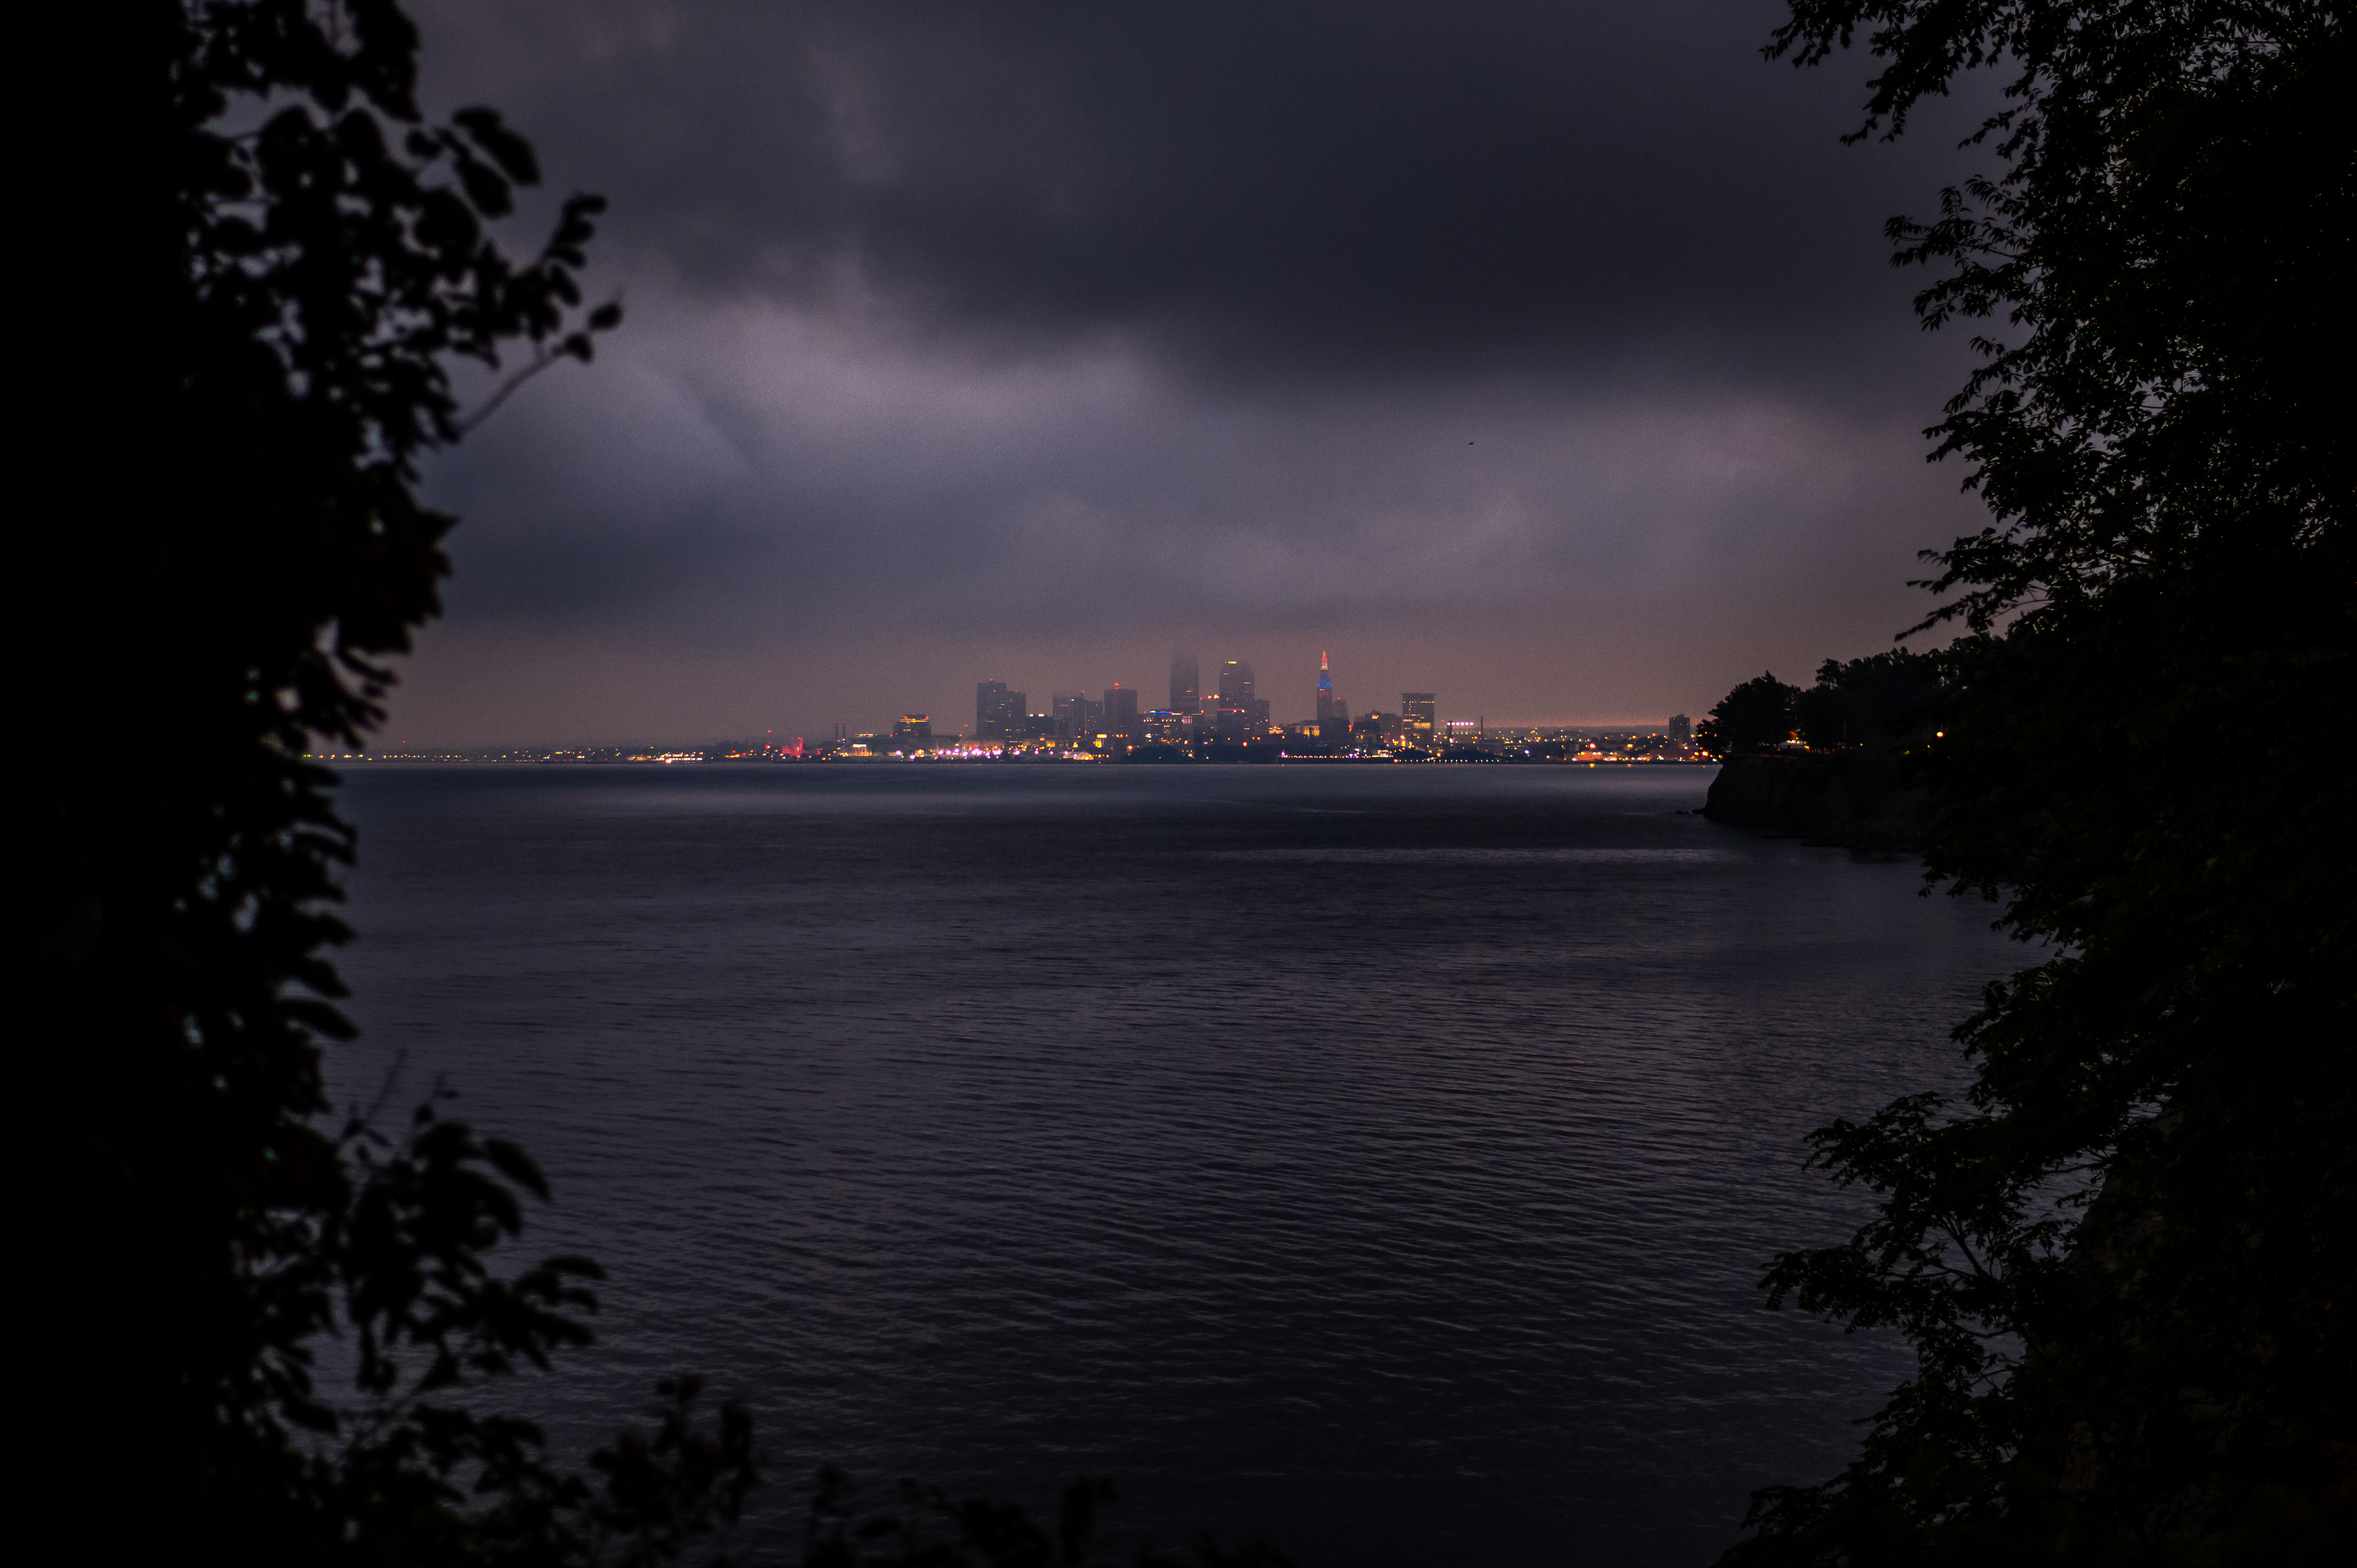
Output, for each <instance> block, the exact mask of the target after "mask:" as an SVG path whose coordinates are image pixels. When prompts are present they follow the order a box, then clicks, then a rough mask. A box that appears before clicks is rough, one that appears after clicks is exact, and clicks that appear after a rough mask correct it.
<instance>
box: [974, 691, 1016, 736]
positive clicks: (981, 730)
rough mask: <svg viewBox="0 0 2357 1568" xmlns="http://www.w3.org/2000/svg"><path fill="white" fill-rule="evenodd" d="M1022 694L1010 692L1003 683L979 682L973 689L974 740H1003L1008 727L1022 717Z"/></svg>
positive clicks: (1008, 730)
mask: <svg viewBox="0 0 2357 1568" xmlns="http://www.w3.org/2000/svg"><path fill="white" fill-rule="evenodd" d="M1023 701H1024V698H1023V693H1020V692H1010V691H1008V690H1007V689H1006V682H1004V681H979V682H975V683H974V738H975V739H976V740H1004V739H1006V736H1007V735H1008V734H1009V733H1010V726H1015V727H1019V726H1016V721H1017V720H1018V719H1020V718H1022V717H1023V711H1024V710H1023Z"/></svg>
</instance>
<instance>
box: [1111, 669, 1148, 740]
mask: <svg viewBox="0 0 2357 1568" xmlns="http://www.w3.org/2000/svg"><path fill="white" fill-rule="evenodd" d="M1104 733H1105V734H1107V735H1114V736H1122V737H1123V738H1125V739H1128V740H1135V739H1136V738H1137V737H1138V736H1140V735H1142V734H1144V733H1145V732H1144V730H1143V729H1142V728H1141V726H1140V725H1139V724H1138V719H1137V688H1136V687H1135V686H1125V685H1123V684H1122V683H1121V682H1118V681H1115V682H1114V683H1113V684H1112V685H1110V686H1107V687H1106V688H1105V693H1104Z"/></svg>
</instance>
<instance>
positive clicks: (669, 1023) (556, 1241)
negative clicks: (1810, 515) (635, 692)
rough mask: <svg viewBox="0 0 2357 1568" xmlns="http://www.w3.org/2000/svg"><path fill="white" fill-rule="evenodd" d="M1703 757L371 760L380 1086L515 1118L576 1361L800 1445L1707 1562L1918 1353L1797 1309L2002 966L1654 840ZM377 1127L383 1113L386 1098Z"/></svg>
mask: <svg viewBox="0 0 2357 1568" xmlns="http://www.w3.org/2000/svg"><path fill="white" fill-rule="evenodd" d="M1708 778H1709V775H1708V773H1707V771H1706V770H1705V769H1700V768H1634V769H1604V768H1598V769H1589V768H1547V767H1486V768H1485V767H1463V766H1459V767H1439V768H1434V767H1426V768H1369V767H1340V768H1336V767H1329V768H1314V767H1285V768H1277V767H1235V768H1219V767H1177V768H1090V767H1082V766H1049V767H1036V768H1023V767H988V766H981V767H977V766H963V767H961V766H948V765H944V766H922V765H905V766H865V767H862V766H842V767H836V766H828V767H817V766H804V767H773V768H759V767H742V768H737V767H725V766H705V767H683V768H646V767H640V768H550V767H543V768H533V767H506V768H500V767H483V768H426V767H415V766H411V767H395V766H390V765H388V766H382V767H376V768H361V769H358V770H356V771H355V772H354V773H353V774H352V775H350V777H349V779H348V782H347V785H346V789H345V792H344V803H345V806H346V809H347V810H348V811H349V812H350V814H351V816H352V817H353V818H354V819H355V820H356V821H357V822H359V823H360V824H361V832H362V836H361V866H360V869H359V871H358V872H357V873H356V875H354V876H353V878H352V881H351V891H352V902H351V908H350V918H351V920H352V923H353V924H354V925H355V926H356V927H357V928H358V929H359V932H360V936H359V938H358V940H356V941H355V943H354V944H353V945H352V946H351V948H350V949H349V950H347V952H346V955H345V958H344V965H343V967H344V972H345V974H346V977H347V979H348V980H349V981H350V983H352V986H353V988H354V992H355V995H354V998H353V1004H352V1011H353V1013H354V1015H355V1016H356V1017H357V1018H358V1020H359V1021H360V1023H361V1026H362V1027H363V1030H364V1031H365V1033H364V1036H363V1038H362V1040H361V1043H360V1044H359V1045H358V1046H356V1047H349V1048H342V1049H339V1051H338V1053H337V1055H336V1061H335V1068H334V1081H335V1085H336V1089H337V1092H338V1094H339V1099H357V1100H363V1101H365V1100H371V1099H373V1098H375V1096H376V1095H377V1093H378V1092H379V1090H381V1089H382V1087H383V1085H384V1082H385V1080H386V1076H387V1074H388V1071H389V1070H392V1069H393V1066H394V1064H395V1062H396V1059H397V1060H398V1063H399V1066H398V1071H399V1073H400V1079H399V1087H398V1088H397V1090H395V1091H394V1093H393V1100H392V1101H390V1103H392V1104H393V1105H394V1106H395V1107H397V1108H403V1109H405V1107H406V1106H407V1105H408V1104H409V1103H411V1102H413V1101H415V1100H416V1099H418V1098H420V1097H421V1095H422V1093H423V1091H424V1090H426V1089H427V1088H428V1087H429V1086H430V1085H431V1084H432V1083H433V1082H434V1080H435V1079H436V1078H437V1077H444V1078H447V1079H448V1081H449V1082H450V1083H451V1084H452V1085H453V1086H454V1087H455V1088H456V1089H457V1090H458V1091H459V1093H460V1096H461V1098H460V1100H459V1101H458V1105H457V1112H456V1113H457V1114H459V1115H461V1116H464V1117H466V1118H467V1119H469V1120H471V1121H473V1122H476V1123H477V1124H478V1125H479V1126H481V1127H484V1128H486V1129H487V1130H492V1131H497V1132H500V1133H505V1134H509V1135H511V1136H514V1137H516V1138H517V1139H519V1140H520V1141H521V1142H522V1143H523V1144H524V1145H525V1146H526V1147H527V1148H529V1149H530V1150H531V1151H532V1152H533V1154H534V1155H536V1156H537V1157H538V1158H539V1159H540V1161H541V1162H542V1164H543V1165H544V1166H545V1167H546V1169H547V1171H548V1173H549V1175H550V1177H551V1179H552V1180H553V1181H554V1184H555V1187H556V1202H555V1204H554V1206H553V1207H552V1208H549V1209H547V1210H545V1211H544V1212H543V1213H542V1214H541V1215H540V1216H539V1217H538V1218H537V1219H535V1222H534V1226H533V1230H532V1231H531V1232H530V1233H529V1234H528V1235H527V1238H526V1244H527V1247H528V1248H529V1250H530V1251H531V1252H532V1253H533V1255H535V1256H537V1255H539V1254H541V1253H543V1252H547V1251H570V1250H584V1251H590V1252H591V1253H593V1254H594V1255H595V1256H597V1258H598V1259H599V1260H600V1261H601V1262H604V1263H605V1264H606V1266H607V1268H608V1271H609V1273H611V1276H612V1277H611V1279H610V1280H609V1281H608V1283H607V1284H606V1285H605V1286H604V1287H603V1289H602V1292H601V1294H602V1298H603V1301H604V1304H605V1310H604V1312H603V1314H602V1315H601V1318H600V1330H599V1331H600V1334H601V1337H602V1342H601V1344H600V1345H599V1346H598V1347H597V1348H596V1349H594V1350H592V1351H589V1352H587V1353H584V1354H582V1355H580V1356H577V1357H576V1358H574V1359H571V1360H570V1361H569V1362H567V1363H565V1364H563V1365H562V1367H561V1369H560V1371H559V1373H558V1374H557V1375H556V1376H555V1377H553V1378H549V1379H530V1380H523V1381H522V1383H521V1385H520V1386H519V1388H518V1390H517V1391H516V1394H515V1399H514V1403H515V1404H516V1405H517V1406H519V1407H521V1408H523V1409H524V1410H526V1411H527V1412H530V1413H534V1414H537V1415H539V1416H541V1417H542V1418H543V1419H544V1420H545V1421H547V1422H548V1423H549V1425H550V1427H551V1430H552V1433H553V1434H554V1435H555V1436H556V1437H557V1438H558V1439H559V1440H560V1442H561V1443H562V1444H564V1445H565V1446H566V1447H567V1448H569V1449H572V1450H576V1451H577V1450H578V1449H580V1448H583V1447H586V1446H587V1445H588V1444H591V1443H593V1442H594V1441H596V1440H597V1438H598V1437H599V1436H600V1435H601V1434H603V1433H604V1432H606V1431H608V1430H610V1428H611V1427H612V1425H613V1424H614V1423H615V1422H616V1420H617V1419H618V1418H619V1417H621V1416H628V1415H632V1414H635V1413H636V1412H639V1411H640V1409H641V1408H642V1407H643V1406H644V1405H645V1404H646V1402H647V1400H648V1397H649V1394H650V1392H651V1383H652V1380H653V1379H655V1378H656V1377H658V1376H660V1375H662V1374H664V1373H668V1372H672V1371H675V1370H682V1369H694V1370H701V1371H703V1372H705V1373H706V1374H708V1375H709V1377H710V1378H711V1380H712V1383H713V1385H714V1387H715V1388H716V1390H717V1391H721V1392H724V1393H727V1394H731V1395H734V1396H737V1397H740V1398H743V1399H745V1400H747V1401H748V1402H750V1403H751V1404H752V1405H754V1407H755V1408H756V1409H757V1411H758V1412H759V1420H760V1423H761V1431H762V1434H763V1439H762V1441H763V1445H764V1449H765V1452H766V1454H767V1455H768V1459H769V1464H768V1466H767V1470H768V1474H769V1477H770V1481H769V1484H768V1485H767V1487H765V1488H764V1491H763V1492H762V1494H760V1496H761V1498H762V1502H763V1512H762V1514H761V1516H760V1517H759V1519H757V1520H755V1521H754V1523H753V1526H752V1529H751V1531H750V1534H749V1538H748V1539H747V1540H746V1541H745V1544H746V1545H747V1546H748V1548H750V1549H751V1555H753V1556H755V1557H757V1558H758V1557H759V1556H761V1555H764V1554H765V1552H766V1553H767V1554H770V1555H782V1554H784V1553H785V1552H787V1551H789V1550H790V1549H791V1548H793V1547H794V1546H796V1545H797V1544H798V1541H799V1533H800V1523H799V1518H800V1510H801V1509H802V1505H803V1502H804V1500H805V1498H806V1490H807V1489H806V1484H805V1483H806V1479H807V1477H809V1476H810V1475H811V1474H812V1473H813V1471H814V1470H815V1469H816V1467H817V1466H818V1465H819V1464H820V1463H821V1462H822V1461H832V1462H834V1463H835V1464H838V1465H840V1466H843V1467H845V1469H847V1470H849V1471H851V1472H852V1473H853V1474H854V1475H855V1476H856V1477H863V1478H866V1479H868V1480H871V1481H875V1482H888V1481H890V1480H891V1479H893V1478H894V1477H899V1476H901V1475H904V1474H912V1475H917V1476H920V1477H925V1478H927V1479H929V1480H936V1481H940V1482H942V1483H943V1484H946V1485H949V1486H951V1487H953V1488H956V1489H959V1490H965V1489H969V1488H972V1489H984V1490H988V1491H991V1492H993V1493H995V1494H996V1495H999V1496H1006V1497H1015V1498H1025V1499H1028V1500H1036V1501H1037V1502H1038V1503H1039V1504H1041V1505H1045V1506H1047V1507H1049V1508H1050V1509H1052V1504H1053V1499H1054V1497H1055V1494H1056V1492H1057V1491H1058V1490H1059V1489H1060V1487H1061V1486H1062V1485H1063V1484H1064V1482H1065V1481H1067V1480H1068V1479H1069V1478H1070V1477H1072V1476H1073V1475H1075V1474H1078V1473H1082V1472H1090V1473H1104V1474H1110V1475H1113V1476H1114V1477H1116V1478H1117V1479H1118V1481H1119V1483H1120V1486H1121V1487H1122V1503H1121V1506H1120V1507H1119V1508H1118V1509H1116V1510H1115V1511H1114V1516H1113V1517H1114V1522H1115V1523H1116V1524H1119V1525H1123V1526H1125V1527H1127V1528H1129V1529H1132V1530H1143V1531H1146V1532H1149V1533H1152V1534H1154V1535H1156V1536H1157V1537H1158V1538H1159V1539H1162V1540H1164V1541H1171V1542H1174V1543H1175V1542H1179V1541H1186V1540H1190V1539H1192V1538H1193V1536H1194V1534H1195V1533H1196V1532H1197V1531H1198V1530H1201V1529H1204V1528H1210V1529H1212V1530H1217V1531H1218V1532H1220V1533H1221V1534H1222V1536H1225V1537H1236V1536H1250V1535H1259V1536H1263V1537H1265V1538H1267V1539H1269V1540H1271V1541H1275V1543H1277V1544H1278V1545H1280V1546H1282V1547H1283V1548H1284V1549H1285V1550H1286V1551H1287V1552H1289V1553H1290V1554H1291V1555H1292V1556H1293V1557H1294V1558H1295V1559H1296V1560H1297V1561H1298V1562H1299V1563H1302V1564H1304V1568H1321V1565H1328V1564H1332V1565H1340V1564H1346V1563H1347V1564H1358V1565H1371V1568H1384V1565H1390V1564H1400V1565H1405V1564H1410V1563H1414V1564H1430V1563H1436V1562H1445V1561H1451V1560H1460V1561H1461V1560H1469V1559H1472V1558H1476V1557H1478V1558H1479V1559H1480V1560H1481V1561H1483V1562H1485V1563H1496V1564H1503V1565H1509V1568H1511V1565H1515V1564H1525V1563H1528V1564H1540V1563H1550V1564H1552V1563H1568V1564H1587V1563H1596V1564H1654V1563H1663V1564H1667V1563H1705V1562H1707V1561H1708V1560H1709V1559H1710V1557H1711V1556H1712V1554H1713V1553H1715V1552H1717V1550H1719V1549H1720V1548H1721V1547H1723V1546H1724V1545H1726V1544H1727V1542H1729V1541H1732V1540H1733V1539H1735V1537H1736V1536H1737V1534H1738V1530H1737V1524H1738V1520H1739V1519H1740V1518H1741V1516H1742V1512H1743V1509H1744V1506H1745V1501H1746V1495H1747V1493H1748V1492H1749V1490H1750V1489H1751V1488H1752V1487H1759V1486H1762V1485H1766V1484H1770V1483H1772V1482H1781V1481H1798V1480H1815V1479H1821V1478H1823V1477H1825V1476H1826V1475H1829V1474H1831V1473H1832V1472H1833V1471H1834V1470H1835V1469H1836V1468H1838V1467H1839V1466H1840V1465H1841V1463H1842V1462H1843V1461H1844V1460H1845V1458H1846V1456H1847V1455H1848V1453H1849V1452H1850V1449H1851V1446H1852V1444H1853V1443H1854V1441H1855V1438H1856V1435H1857V1434H1856V1429H1855V1428H1854V1426H1853V1425H1852V1424H1851V1423H1852V1422H1854V1421H1855V1420H1856V1418H1857V1417H1859V1416H1862V1415H1865V1414H1867V1413H1868V1412H1871V1410H1872V1409H1873V1408H1874V1407H1875V1405H1876V1403H1877V1402H1878V1397H1879V1395H1880V1394H1881V1393H1882V1392H1883V1391H1886V1390H1887V1389H1888V1388H1889V1386H1890V1385H1891V1384H1892V1383H1893V1382H1894V1381H1896V1380H1897V1379H1898V1378H1899V1377H1900V1376H1901V1375H1903V1371H1904V1365H1905V1363H1904V1357H1903V1353H1902V1352H1901V1351H1900V1348H1898V1347H1897V1346H1896V1345H1895V1344H1893V1343H1892V1342H1890V1341H1889V1340H1887V1339H1883V1338H1878V1337H1865V1336H1861V1337H1844V1336H1843V1335H1841V1334H1840V1333H1839V1332H1838V1331H1837V1330H1835V1329H1833V1328H1830V1327H1828V1326H1825V1325H1824V1324H1820V1323H1816V1322H1814V1321H1813V1320H1810V1319H1806V1318H1803V1317H1802V1316H1798V1315H1797V1314H1794V1313H1791V1312H1785V1313H1770V1312H1768V1311H1766V1310H1765V1309H1764V1307H1763V1305H1762V1304H1761V1300H1760V1295H1759V1294H1758V1292H1757V1291H1756V1290H1755V1289H1754V1288H1753V1282H1754V1280H1755V1279H1756V1278H1757V1275H1758V1272H1759V1265H1760V1262H1761V1260H1763V1259H1764V1258H1765V1257H1767V1256H1768V1254H1770V1252H1772V1251H1776V1250H1777V1249H1779V1248H1782V1247H1789V1246H1793V1245H1800V1244H1811V1243H1817V1242H1822V1241H1826V1240H1834V1239H1836V1238H1837V1237H1839V1236H1841V1235H1843V1234H1846V1231H1847V1230H1848V1229H1849V1227H1850V1226H1851V1225H1853V1224H1854V1223H1855V1222H1856V1220H1857V1219H1858V1218H1859V1217H1860V1215H1861V1214H1862V1213H1863V1211H1864V1209H1863V1205H1862V1203H1861V1201H1860V1199H1859V1198H1858V1197H1857V1195H1856V1194H1845V1193H1842V1192H1840V1191H1837V1190H1836V1189H1835V1188H1833V1187H1831V1186H1830V1185H1828V1184H1827V1183H1826V1182H1825V1181H1824V1179H1823V1178H1822V1177H1821V1176H1813V1175H1809V1174H1805V1173H1803V1171H1802V1170H1801V1169H1800V1165H1801V1160H1802V1157H1803V1147H1802V1144H1801V1139H1802V1136H1803V1133H1806V1132H1807V1131H1808V1130H1809V1129H1810V1128H1811V1127H1813V1126H1815V1125H1817V1124H1818V1123H1820V1122H1823V1121H1824V1120H1825V1119H1826V1118H1828V1117H1829V1116H1831V1115H1834V1114H1836V1113H1843V1114H1851V1115H1856V1114H1859V1113H1862V1112H1867V1111H1870V1110H1872V1109H1874V1108H1875V1107H1877V1106H1878V1105H1879V1104H1880V1103H1882V1102H1883V1101H1886V1100H1888V1099H1889V1098H1890V1097H1892V1096H1893V1095H1896V1094H1899V1093H1901V1092H1905V1091H1909V1090H1915V1089H1919V1088H1923V1087H1941V1086H1948V1085H1953V1084H1955V1083H1957V1082H1959V1081H1961V1079H1962V1068H1961V1065H1960V1063H1959V1062H1958V1060H1957V1058H1956V1056H1955V1052H1954V1048H1953V1046H1951V1045H1950V1044H1949V1042H1948V1039H1947V1031H1948V1029H1949V1028H1950V1026H1952V1025H1953V1023H1954V1022H1955V1021H1956V1020H1957V1019H1958V1018H1960V1017H1962V1016H1963V1015H1964V1013H1965V1012H1967V1011H1968V1010H1969V1008H1970V1006H1971V1005H1972V1003H1973V1000H1974V997H1975V993H1976V992H1977V989H1978V987H1979V986H1980V984H1981V983H1983V982H1984V981H1986V980H1987V979H1988V978H1990V977H1992V976H1993V975H1996V974H1998V973H2002V972H2006V971H2007V970H2010V969H2011V968H2013V967H2016V966H2017V965H2018V963H2019V962H2020V961H2022V955H2021V954H2020V950H2018V949H2017V948H2015V947H2013V946H2011V945H2010V944H2008V943H2007V942H2005V941H2003V940H2000V939H1998V938H1997V937H1996V936H1995V935H1993V934H1992V933H1991V932H1990V931H1989V929H1988V920H1989V918H1990V914H1991V911H1990V909H1989V908H1988V907H1987V906H1985V905H1982V904H1978V903H1966V902H1959V901H1956V900H1953V899H1949V898H1946V897H1932V898H1930V899H1925V898H1922V897H1919V896H1918V890H1919V888H1920V886H1921V875H1920V872H1919V870H1918V868H1917V867H1916V866H1915V865H1914V864H1913V863H1912V862H1911V861H1898V860H1890V861H1883V862H1873V861H1867V860H1864V859H1860V858H1857V857H1854V856H1852V855H1850V854H1846V853H1844V852H1841V851H1837V850H1824V849H1809V848H1806V847H1803V845H1801V844H1799V843H1792V842H1789V841H1778V840H1770V839H1765V838H1761V837H1759V836H1756V835H1753V834H1751V833H1748V832H1742V831H1740V830H1736V829H1730V828H1726V827H1721V826H1717V825H1715V824H1713V823H1709V822H1704V821H1703V820H1701V819H1700V818H1699V817H1696V816H1692V815H1684V814H1681V813H1682V812H1684V811H1688V810H1690V809H1694V808H1698V807H1699V806H1700V805H1701V803H1702V799H1703V791H1704V789H1706V785H1707V781H1708ZM393 1119H394V1120H398V1116H397V1115H396V1116H395V1117H394V1118H393Z"/></svg>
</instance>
